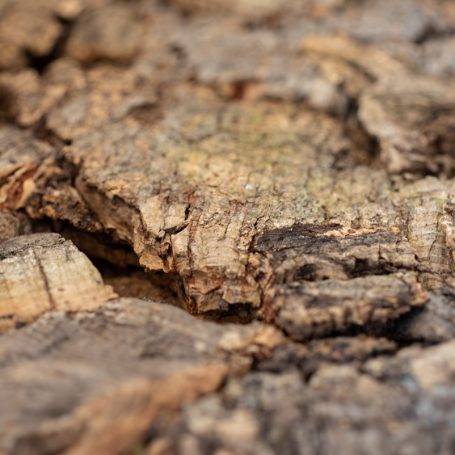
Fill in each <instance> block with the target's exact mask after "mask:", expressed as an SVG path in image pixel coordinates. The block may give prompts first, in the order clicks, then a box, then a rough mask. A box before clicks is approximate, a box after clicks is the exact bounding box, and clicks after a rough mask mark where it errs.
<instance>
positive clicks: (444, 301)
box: [394, 287, 455, 343]
mask: <svg viewBox="0 0 455 455" xmlns="http://www.w3.org/2000/svg"><path fill="white" fill-rule="evenodd" d="M394 336H395V337H396V338H397V339H398V340H404V341H407V342H409V341H415V340H417V341H426V342H431V343H435V342H441V341H447V340H450V339H452V338H454V337H455V293H454V290H453V288H449V287H445V288H442V289H441V290H439V291H437V292H436V291H435V292H431V293H430V294H429V298H428V302H427V303H426V305H425V306H424V307H423V308H422V309H420V311H416V312H412V313H410V314H409V315H407V316H405V317H404V318H403V319H402V320H401V321H399V323H398V324H397V326H396V329H395V333H394Z"/></svg>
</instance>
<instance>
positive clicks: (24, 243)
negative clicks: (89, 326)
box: [0, 234, 116, 332]
mask: <svg viewBox="0 0 455 455" xmlns="http://www.w3.org/2000/svg"><path fill="white" fill-rule="evenodd" d="M114 297H116V294H115V293H114V292H113V291H112V289H111V288H110V287H109V286H104V284H103V281H102V278H101V275H100V274H99V272H98V270H97V269H96V268H95V267H94V266H93V265H92V264H91V263H90V261H89V260H88V258H87V257H86V256H85V255H84V254H82V253H81V252H80V251H78V250H77V249H76V247H75V246H74V245H73V244H72V243H71V242H69V241H67V240H65V239H63V238H62V237H60V236H59V235H58V234H34V235H28V236H20V237H15V238H12V239H10V240H7V241H5V242H3V243H2V244H1V245H0V332H2V331H3V330H5V329H8V328H11V327H18V326H21V325H23V324H26V323H28V322H31V321H33V320H34V319H36V318H38V317H39V316H40V315H42V314H43V313H46V312H48V311H66V312H75V311H81V310H94V309H96V308H98V307H99V306H100V305H101V304H103V303H105V302H106V301H107V300H109V299H112V298H114Z"/></svg>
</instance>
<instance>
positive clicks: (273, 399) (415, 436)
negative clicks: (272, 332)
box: [149, 342, 455, 455]
mask: <svg viewBox="0 0 455 455" xmlns="http://www.w3.org/2000/svg"><path fill="white" fill-rule="evenodd" d="M453 348H454V343H453V342H450V343H445V344H443V345H440V346H438V347H434V348H430V349H420V348H411V349H409V350H406V351H403V353H402V355H399V356H398V358H397V359H393V358H392V359H391V358H387V357H380V358H378V359H374V360H371V361H369V362H368V363H367V364H366V366H364V367H363V371H360V370H359V369H358V368H356V367H355V366H352V365H326V366H322V367H321V368H320V369H319V370H318V371H317V372H316V373H315V374H314V375H313V376H311V378H310V379H309V381H308V382H304V380H303V379H302V377H301V375H300V374H299V373H298V372H296V371H288V372H285V373H281V374H276V373H273V374H271V373H264V372H254V373H251V374H248V375H247V376H245V377H244V378H242V379H240V380H231V381H229V382H228V384H227V385H226V387H225V388H224V389H223V391H222V392H221V393H220V394H217V395H215V396H209V397H205V398H202V399H201V400H199V401H198V402H196V403H193V404H191V405H189V406H187V407H186V408H185V409H184V411H183V413H182V415H181V417H180V418H179V419H178V420H177V421H176V422H175V423H174V424H172V425H171V426H167V427H166V426H164V425H160V423H159V422H156V423H155V424H154V426H153V430H152V431H153V432H152V434H153V435H154V436H155V437H154V439H153V440H152V443H151V445H150V447H149V450H150V452H149V453H151V454H157V453H162V452H159V450H158V449H159V448H165V449H166V450H167V451H168V452H167V453H176V454H185V453H188V451H189V450H190V451H192V452H194V453H213V452H216V451H218V452H223V451H225V452H227V453H229V452H232V453H242V454H246V455H249V454H255V453H264V454H275V453H280V454H294V453H305V454H309V455H313V454H320V455H321V454H322V455H326V454H327V455H328V454H331V453H334V452H336V453H341V454H343V455H345V454H346V455H348V454H356V455H357V454H359V455H360V454H364V453H369V454H375V455H376V454H378V455H379V454H381V453H406V452H409V453H421V452H425V453H441V454H449V453H450V452H451V450H452V448H453V434H454V423H453V422H454V421H453V416H454V414H455V400H454V398H453V395H452V394H451V390H452V388H453V359H454V354H453V352H454V350H453ZM364 369H366V371H365V370H364ZM403 416H406V418H403ZM164 453H166V452H164Z"/></svg>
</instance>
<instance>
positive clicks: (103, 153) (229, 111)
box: [42, 86, 455, 332]
mask: <svg viewBox="0 0 455 455" xmlns="http://www.w3.org/2000/svg"><path fill="white" fill-rule="evenodd" d="M65 159H66V160H67V162H69V163H71V166H72V168H73V169H74V170H75V175H74V174H73V175H72V177H71V178H68V183H69V185H74V186H71V188H72V190H73V191H76V193H77V194H78V195H79V196H80V200H81V201H83V203H84V204H86V207H87V212H86V213H87V214H90V213H91V214H92V215H88V216H87V217H84V222H86V223H87V220H91V219H92V221H93V223H95V222H96V223H99V226H100V229H101V231H104V232H105V233H106V234H109V235H111V236H112V237H113V238H114V239H115V240H117V241H122V242H126V243H127V244H129V245H130V246H131V247H132V248H133V250H134V252H135V254H136V255H137V256H138V258H139V262H140V264H141V265H142V266H144V267H145V268H148V269H150V270H155V271H164V272H166V273H175V274H176V276H178V277H179V278H180V280H181V282H182V289H183V291H184V294H185V296H186V297H187V302H186V305H187V308H188V309H189V310H190V311H193V312H199V313H202V312H209V311H220V310H221V311H224V310H228V308H229V305H236V304H248V305H250V306H251V307H253V308H258V307H259V306H261V304H263V303H264V302H265V301H266V300H267V301H268V302H269V301H271V300H272V299H273V296H274V295H275V293H277V294H281V293H282V295H287V292H288V291H287V290H286V286H288V285H289V286H290V291H289V295H294V296H295V295H298V293H299V292H300V289H304V288H305V285H304V284H305V283H306V282H307V281H310V282H311V281H319V280H322V279H330V280H333V282H334V283H338V281H345V280H346V283H340V284H339V286H341V287H343V286H345V289H346V292H347V293H346V294H345V295H344V297H345V298H346V301H349V300H350V299H352V298H353V296H354V295H356V293H357V291H358V290H356V289H357V285H358V286H360V287H359V289H364V286H363V285H361V284H359V283H362V280H360V279H359V280H357V281H356V280H352V279H358V278H362V277H365V278H367V277H369V276H372V277H371V280H372V281H371V283H370V284H371V285H373V284H374V283H375V280H378V281H377V282H378V286H379V288H380V289H383V285H382V284H381V283H382V281H381V280H382V279H383V280H385V282H386V281H387V280H391V284H395V281H393V280H394V276H395V278H396V275H393V276H392V275H391V276H389V277H384V278H375V277H374V275H385V274H389V273H391V274H396V273H402V272H405V273H406V272H407V271H416V272H417V273H418V274H419V276H420V275H422V276H423V275H424V274H425V278H424V280H423V281H424V284H425V286H426V287H430V288H431V287H435V286H439V285H441V284H442V283H443V282H444V280H446V279H448V278H449V277H450V276H451V274H452V272H453V257H452V251H453V249H454V248H453V239H452V237H453V233H452V231H453V229H452V226H453V219H452V218H453V217H452V216H451V215H450V213H449V212H450V204H451V202H450V201H451V200H452V199H453V198H454V195H455V188H454V183H453V182H451V181H447V182H443V181H442V180H440V179H435V178H426V179H421V180H418V181H416V182H406V181H404V180H400V179H398V180H397V181H396V182H392V181H390V180H389V179H388V178H387V174H386V172H384V171H383V170H380V169H375V168H372V167H370V166H365V163H366V162H367V158H366V157H365V156H362V152H361V151H359V150H358V148H357V145H356V144H355V143H354V142H352V141H351V140H350V138H349V137H347V136H346V134H345V132H344V130H343V128H342V127H341V126H340V124H339V123H338V121H337V120H336V119H333V118H332V117H329V116H327V115H324V114H321V113H315V112H314V110H310V109H303V108H301V107H299V108H297V107H295V106H293V105H289V104H281V105H278V106H277V105H276V104H272V103H257V104H256V105H255V106H251V105H250V104H248V103H239V104H237V105H236V104H233V105H228V106H226V104H225V103H223V102H222V101H220V100H219V99H217V98H216V97H214V96H213V94H212V93H211V92H209V91H206V90H204V89H201V90H197V91H195V90H193V89H192V88H191V87H188V86H181V87H179V88H178V89H176V91H175V93H174V94H173V96H172V97H170V99H168V100H167V102H166V103H165V106H164V109H163V118H162V119H160V120H159V121H157V122H156V123H155V124H153V125H144V124H142V123H141V122H140V121H139V122H138V121H137V120H134V119H132V118H128V119H126V120H122V121H119V122H115V123H108V124H106V125H105V126H104V127H103V128H100V129H99V130H98V131H95V132H91V133H89V134H85V135H83V136H80V137H78V138H76V140H75V141H74V142H73V144H72V145H70V146H68V147H67V148H66V149H65ZM73 182H74V184H73ZM47 187H49V185H47ZM47 187H46V188H43V189H42V200H44V201H45V200H46V199H47V200H48V201H52V207H55V208H57V209H59V210H54V212H53V214H52V217H53V218H56V219H69V220H72V218H71V217H73V218H74V221H73V222H74V223H76V224H77V223H79V218H78V216H79V215H77V214H75V212H74V210H71V211H69V210H68V209H65V208H64V207H65V206H66V202H65V200H64V197H63V196H64V194H69V192H68V191H61V192H58V191H53V190H49V189H48V188H47ZM51 187H52V185H51ZM225 188H229V191H228V192H227V191H226V190H225ZM51 192H52V195H51ZM47 213H50V212H47ZM261 242H262V243H261ZM411 281H413V279H411ZM366 282H368V280H367V281H366ZM351 284H352V286H353V287H352V292H353V294H352V295H351V294H350V293H349V291H348V289H349V286H350V285H351ZM410 285H411V283H410ZM310 286H313V287H315V288H316V287H317V288H318V289H319V287H318V286H321V289H322V286H323V283H322V282H321V283H317V284H312V285H310ZM384 286H385V288H387V285H386V284H384ZM411 288H413V289H414V290H413V291H411V292H410V294H409V297H410V298H411V301H410V302H409V305H408V304H404V305H403V306H400V305H398V306H397V308H394V309H393V310H391V311H390V312H388V313H387V314H388V316H385V314H384V313H382V314H381V315H380V313H381V312H379V313H375V312H374V311H370V310H371V309H372V307H374V305H373V304H372V301H371V300H369V298H367V299H366V301H368V302H369V303H368V304H367V305H366V307H369V310H366V307H365V308H364V312H363V317H362V318H361V319H360V320H359V319H358V318H357V316H355V315H352V317H347V318H346V319H345V320H343V321H344V322H343V323H341V322H340V321H339V323H338V324H335V325H334V326H333V328H334V329H336V330H338V329H342V325H343V324H344V325H345V326H346V327H348V326H349V325H350V324H352V323H354V324H355V323H359V321H360V322H361V323H368V322H372V321H371V320H370V319H369V317H368V315H371V316H372V317H373V319H374V318H376V317H377V318H378V319H381V318H382V319H384V318H386V317H390V318H395V317H397V316H398V315H400V314H402V312H403V311H407V310H409V309H410V306H412V305H413V304H414V300H413V299H414V297H415V298H416V300H415V302H420V301H421V299H420V298H419V297H418V295H420V291H418V288H417V287H414V285H411ZM296 289H299V291H296ZM400 289H401V285H400V286H398V287H397V288H396V291H397V294H396V295H395V296H392V294H393V292H394V291H393V290H392V291H390V292H388V291H387V292H386V295H387V298H386V299H385V300H387V301H389V302H401V298H400V297H399V294H400V292H401V291H400ZM302 292H303V291H302ZM315 292H316V291H315ZM321 292H323V291H321ZM359 292H360V294H362V293H363V291H359ZM378 292H379V290H378ZM342 300H343V299H341V300H340V301H339V304H340V305H342V303H341V301H342ZM369 305H372V307H370V306H369ZM394 305H395V304H393V305H392V306H394ZM398 307H399V308H400V309H398ZM362 311H363V310H362ZM274 312H275V310H274V309H272V308H271V311H270V313H271V314H270V315H269V314H267V310H265V311H264V313H263V314H264V315H265V317H266V318H267V319H269V317H271V318H272V319H273V318H274ZM326 322H327V321H321V324H322V325H323V326H325V324H326ZM326 327H328V326H326ZM324 330H325V329H324ZM316 332H317V330H316Z"/></svg>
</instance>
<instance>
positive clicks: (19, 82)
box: [0, 69, 65, 127]
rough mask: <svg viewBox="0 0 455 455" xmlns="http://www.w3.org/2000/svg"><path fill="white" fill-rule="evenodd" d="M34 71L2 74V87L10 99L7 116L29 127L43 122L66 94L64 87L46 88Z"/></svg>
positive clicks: (25, 70) (27, 70) (0, 83)
mask: <svg viewBox="0 0 455 455" xmlns="http://www.w3.org/2000/svg"><path fill="white" fill-rule="evenodd" d="M42 82H43V81H42V80H41V79H40V77H39V75H38V74H37V72H36V71H34V70H32V69H24V70H22V71H20V72H14V73H3V74H0V85H1V86H2V87H3V89H4V90H5V91H6V92H7V96H9V97H10V101H9V103H8V106H7V109H5V111H6V112H5V114H4V115H5V116H7V117H9V118H11V119H13V120H14V121H15V122H16V123H17V124H18V125H19V126H23V127H27V126H31V125H34V124H36V123H37V122H38V121H39V120H41V119H42V118H43V117H44V115H45V114H47V112H48V111H49V110H50V108H51V107H52V106H53V105H54V104H55V103H56V102H57V101H58V100H59V99H61V97H62V96H63V95H64V93H65V88H64V87H62V86H54V87H49V88H47V87H45V86H44V84H43V83H42Z"/></svg>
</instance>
